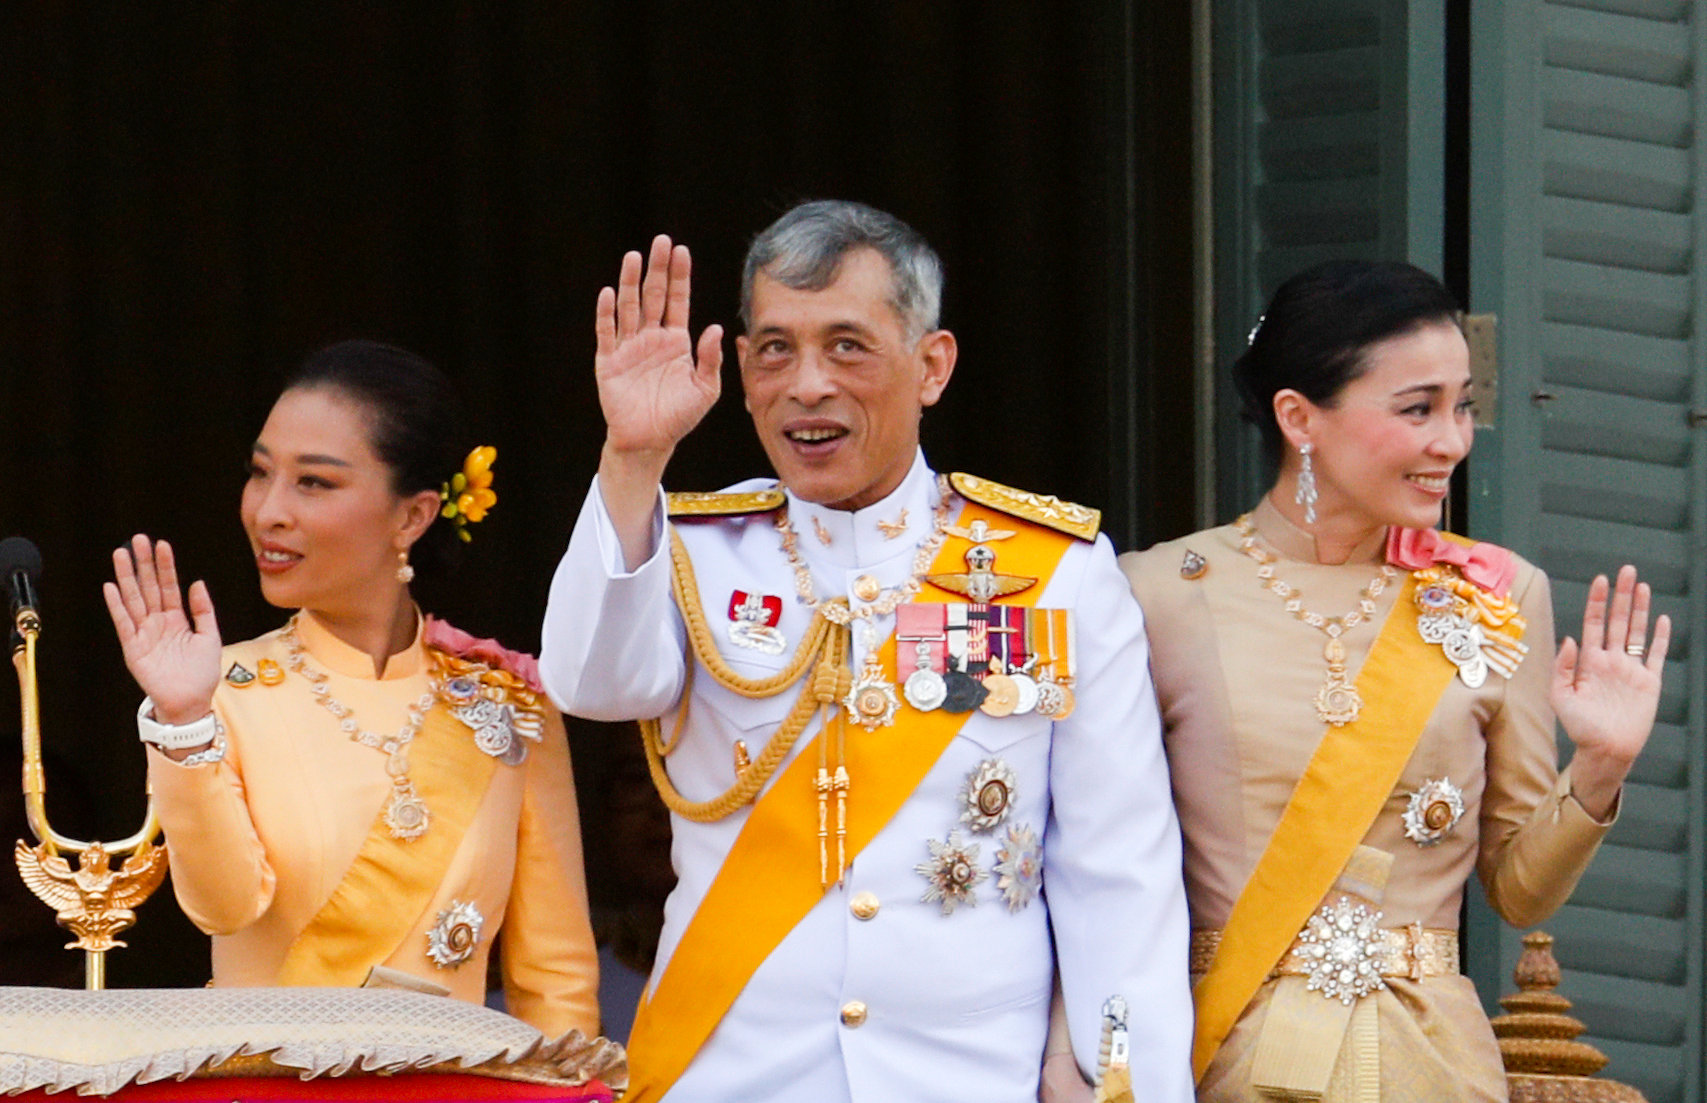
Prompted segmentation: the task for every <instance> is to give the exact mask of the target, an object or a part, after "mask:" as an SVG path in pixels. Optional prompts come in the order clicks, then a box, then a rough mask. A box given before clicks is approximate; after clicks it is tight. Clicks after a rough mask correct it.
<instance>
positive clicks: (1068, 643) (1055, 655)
mask: <svg viewBox="0 0 1707 1103" xmlns="http://www.w3.org/2000/svg"><path fill="white" fill-rule="evenodd" d="M1030 612H1031V616H1032V617H1033V618H1034V623H1035V618H1039V617H1040V618H1042V620H1043V630H1042V631H1041V632H1039V631H1037V630H1036V629H1033V630H1032V632H1031V638H1032V639H1034V640H1035V639H1038V638H1040V637H1041V638H1042V640H1043V645H1044V646H1045V647H1047V648H1048V649H1049V650H1048V653H1047V654H1044V653H1042V652H1039V653H1038V654H1037V655H1036V656H1035V660H1036V667H1035V669H1036V670H1037V675H1036V678H1037V711H1038V712H1039V713H1040V714H1041V715H1043V716H1047V717H1049V719H1051V720H1065V719H1067V717H1069V716H1071V715H1072V714H1073V705H1074V700H1075V699H1074V696H1073V685H1072V683H1073V680H1074V675H1075V673H1076V671H1077V670H1078V653H1077V652H1076V651H1074V650H1073V646H1072V635H1073V633H1072V625H1073V621H1072V615H1073V614H1072V610H1070V609H1033V610H1031V611H1030ZM1057 621H1061V622H1062V624H1061V630H1060V631H1059V632H1057V631H1056V624H1057Z"/></svg>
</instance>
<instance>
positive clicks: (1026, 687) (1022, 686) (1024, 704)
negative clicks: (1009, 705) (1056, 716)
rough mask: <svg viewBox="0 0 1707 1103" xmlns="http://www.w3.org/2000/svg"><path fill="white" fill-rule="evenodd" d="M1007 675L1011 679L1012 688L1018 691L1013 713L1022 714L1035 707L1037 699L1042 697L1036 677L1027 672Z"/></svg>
mask: <svg viewBox="0 0 1707 1103" xmlns="http://www.w3.org/2000/svg"><path fill="white" fill-rule="evenodd" d="M1008 677H1010V678H1012V679H1013V681H1014V689H1016V690H1017V691H1018V692H1019V703H1018V704H1016V705H1014V711H1013V715H1015V716H1024V715H1025V714H1026V713H1028V712H1031V711H1033V710H1034V709H1036V708H1037V704H1038V701H1039V700H1040V698H1041V697H1042V691H1041V690H1040V689H1039V688H1038V685H1037V679H1035V678H1033V677H1032V676H1031V675H1029V674H1010V675H1008Z"/></svg>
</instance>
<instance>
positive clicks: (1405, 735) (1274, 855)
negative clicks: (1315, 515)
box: [1191, 575, 1457, 1080]
mask: <svg viewBox="0 0 1707 1103" xmlns="http://www.w3.org/2000/svg"><path fill="white" fill-rule="evenodd" d="M1416 587H1417V583H1416V579H1415V577H1414V576H1412V575H1407V576H1406V577H1405V583H1404V586H1403V588H1402V589H1401V590H1400V592H1399V596H1398V600H1397V601H1396V602H1395V603H1394V605H1393V611H1392V612H1391V613H1390V614H1388V616H1387V623H1386V624H1385V625H1383V626H1382V629H1381V634H1380V636H1379V637H1377V638H1376V641H1375V643H1374V644H1373V645H1372V646H1371V648H1370V650H1369V657H1368V659H1366V660H1365V661H1364V664H1363V669H1362V671H1360V672H1359V673H1358V676H1357V692H1358V694H1359V695H1360V696H1361V697H1362V698H1363V702H1364V704H1363V709H1362V712H1361V714H1360V715H1359V716H1358V718H1357V719H1356V720H1354V721H1352V722H1351V723H1349V724H1346V725H1345V726H1343V727H1338V728H1335V727H1330V728H1328V730H1327V732H1326V733H1325V734H1324V735H1323V736H1322V741H1321V743H1320V744H1318V745H1317V747H1316V753H1315V754H1314V755H1313V756H1312V757H1311V758H1310V763H1309V765H1308V766H1306V767H1305V768H1304V774H1303V776H1302V777H1300V778H1299V779H1298V786H1297V788H1295V789H1294V790H1293V791H1292V797H1291V799H1290V800H1288V801H1287V803H1286V808H1285V810H1284V811H1282V812H1281V815H1280V821H1279V823H1277V824H1276V825H1275V829H1274V834H1273V835H1271V836H1270V837H1269V840H1268V846H1267V848H1266V849H1264V851H1263V854H1262V857H1261V858H1260V859H1259V860H1258V861H1257V865H1256V868H1255V869H1254V870H1252V871H1251V878H1250V880H1249V881H1247V882H1246V883H1245V887H1244V890H1243V891H1242V892H1240V894H1239V898H1238V900H1236V901H1235V902H1234V903H1233V911H1232V914H1230V915H1229V916H1228V917H1227V925H1226V927H1225V928H1224V929H1223V930H1222V933H1221V943H1220V946H1219V948H1218V949H1217V950H1216V953H1215V959H1214V961H1212V962H1211V963H1210V967H1209V971H1208V972H1207V973H1205V974H1204V976H1203V979H1202V980H1200V981H1198V982H1197V985H1196V987H1195V988H1194V989H1193V991H1192V998H1193V1000H1194V1001H1195V1003H1196V1005H1197V1035H1196V1039H1195V1041H1194V1043H1193V1046H1192V1055H1191V1056H1192V1073H1193V1075H1194V1076H1195V1077H1196V1078H1197V1079H1199V1080H1201V1079H1202V1078H1203V1073H1204V1071H1205V1070H1206V1069H1207V1068H1208V1067H1209V1062H1210V1061H1211V1060H1212V1059H1213V1058H1214V1057H1215V1053H1216V1051H1217V1050H1218V1049H1220V1048H1221V1043H1222V1042H1223V1041H1224V1040H1225V1039H1226V1037H1227V1034H1228V1032H1229V1031H1231V1030H1232V1029H1233V1024H1234V1023H1236V1022H1237V1021H1238V1019H1239V1016H1240V1015H1242V1014H1243V1013H1244V1010H1245V1007H1246V1005H1248V1004H1249V1003H1250V1002H1251V998H1252V997H1253V996H1255V995H1256V993H1257V989H1259V988H1261V987H1262V984H1263V982H1264V981H1265V980H1266V979H1267V978H1268V974H1269V971H1270V970H1271V969H1273V968H1274V965H1275V963H1276V962H1278V961H1279V960H1280V958H1281V956H1282V955H1283V954H1285V953H1286V950H1287V947H1289V946H1291V945H1292V940H1293V939H1294V938H1295V937H1296V936H1297V934H1298V932H1299V931H1300V930H1302V929H1303V927H1304V924H1305V922H1306V921H1307V920H1308V919H1309V918H1310V915H1311V913H1312V912H1314V911H1315V909H1316V906H1317V905H1318V904H1319V903H1321V900H1322V897H1324V896H1325V895H1327V892H1328V890H1329V889H1331V888H1332V887H1333V885H1334V881H1335V880H1336V879H1337V878H1338V877H1339V875H1340V871H1341V870H1343V869H1344V868H1345V864H1346V862H1347V861H1349V860H1350V858H1351V855H1352V852H1353V851H1355V850H1356V849H1357V847H1358V844H1359V843H1361V842H1362V841H1363V837H1364V836H1365V835H1367V834H1368V833H1369V827H1370V825H1371V824H1373V823H1374V822H1375V817H1376V816H1378V815H1379V814H1380V812H1381V808H1382V806H1383V805H1385V804H1386V803H1387V798H1388V797H1389V796H1391V795H1392V792H1393V786H1395V785H1397V784H1398V781H1399V775H1400V774H1402V773H1403V772H1404V769H1405V764H1406V763H1407V762H1409V761H1410V758H1411V754H1412V752H1413V751H1415V750H1416V746H1417V741H1418V740H1419V739H1420V738H1421V737H1422V732H1423V728H1424V727H1425V726H1426V725H1427V724H1428V718H1429V717H1430V716H1432V715H1433V714H1434V708H1435V705H1436V704H1437V703H1438V702H1439V700H1440V695H1441V694H1442V693H1443V692H1445V690H1446V687H1447V685H1448V684H1450V682H1451V681H1452V679H1453V677H1454V676H1455V675H1456V674H1457V668H1456V667H1454V666H1453V665H1452V663H1451V662H1449V661H1447V659H1446V657H1445V656H1444V655H1442V654H1441V651H1440V648H1439V647H1437V646H1435V645H1433V644H1430V643H1428V642H1427V641H1425V640H1424V639H1423V638H1422V636H1421V634H1420V633H1419V632H1418V631H1417V608H1416V603H1415V601H1414V600H1413V595H1414V594H1415V592H1416Z"/></svg>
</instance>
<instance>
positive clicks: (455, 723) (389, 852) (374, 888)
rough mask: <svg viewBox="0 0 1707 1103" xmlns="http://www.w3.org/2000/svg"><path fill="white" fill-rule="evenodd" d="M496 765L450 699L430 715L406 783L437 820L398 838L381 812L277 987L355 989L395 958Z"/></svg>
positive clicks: (290, 954)
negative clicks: (410, 838) (448, 704)
mask: <svg viewBox="0 0 1707 1103" xmlns="http://www.w3.org/2000/svg"><path fill="white" fill-rule="evenodd" d="M497 767H498V760H497V759H495V758H493V757H492V756H491V755H489V754H486V753H485V752H483V751H482V750H481V749H480V748H479V747H477V746H475V744H474V735H473V733H472V732H470V731H469V730H468V725H466V724H464V723H463V722H462V721H460V720H458V719H457V718H456V717H455V716H454V715H452V714H451V711H450V709H448V708H446V707H445V706H444V704H443V703H440V704H439V705H437V706H435V707H434V708H433V709H432V711H430V712H429V713H427V718H426V722H425V723H423V724H422V725H421V731H420V733H419V734H418V735H416V736H415V741H414V743H413V744H411V745H410V748H409V779H410V780H411V781H413V782H414V783H415V790H416V792H417V793H419V794H420V796H421V799H422V800H424V801H426V803H427V808H428V810H429V811H430V812H431V814H432V820H431V822H430V824H429V825H428V828H427V833H426V834H425V835H423V836H421V837H420V838H418V839H416V840H414V841H413V842H406V841H404V840H401V839H394V838H392V837H391V832H390V831H388V830H387V829H386V827H385V810H384V808H383V807H382V808H381V809H380V813H379V816H378V817H376V818H375V820H374V824H373V827H371V828H370V829H369V830H368V834H367V839H366V840H365V841H364V842H363V843H362V847H361V850H359V851H358V852H357V853H356V858H355V861H353V862H351V863H350V868H349V869H348V870H347V871H346V872H345V873H344V878H343V880H342V881H340V882H339V883H338V887H337V888H335V889H333V890H332V895H331V896H330V897H328V898H327V900H326V903H325V904H324V905H322V906H321V908H320V910H319V911H318V912H316V913H315V915H314V918H313V919H310V920H309V921H308V926H306V927H304V928H303V929H302V933H301V934H299V935H297V936H296V941H294V942H292V943H291V945H290V949H289V950H288V951H286V953H285V959H284V964H283V965H281V966H280V967H279V975H278V980H277V982H276V983H278V984H280V985H311V986H316V987H340V988H342V987H349V988H354V987H357V986H359V985H360V984H361V983H362V981H363V980H364V979H365V978H366V977H367V974H368V970H369V969H371V968H372V967H373V966H375V965H379V964H382V963H383V962H385V961H386V960H387V959H389V958H390V957H391V955H392V954H393V953H395V952H396V951H397V948H398V946H400V945H401V944H402V942H403V939H404V938H405V937H406V936H407V935H408V933H409V932H410V931H411V930H413V929H414V928H415V925H416V923H417V922H418V921H419V920H420V918H421V913H422V912H424V911H425V910H426V908H427V906H428V905H429V904H430V903H431V902H432V899H433V894H434V893H435V892H436V891H437V890H438V887H439V884H440V882H441V881H442V880H443V878H444V871H445V868H446V867H447V866H448V865H449V864H450V860H451V856H452V855H454V854H455V853H456V848H457V847H458V846H460V845H461V843H462V837H463V835H464V834H466V833H467V831H468V825H469V824H470V823H472V822H473V820H474V813H475V811H476V810H477V809H478V808H479V807H480V802H481V801H482V800H484V799H485V797H486V787H487V786H488V785H489V784H490V783H491V781H492V775H493V773H494V772H495V771H496V770H497ZM390 795H391V794H390V791H389V790H388V791H387V793H386V798H387V800H388V801H389V799H390Z"/></svg>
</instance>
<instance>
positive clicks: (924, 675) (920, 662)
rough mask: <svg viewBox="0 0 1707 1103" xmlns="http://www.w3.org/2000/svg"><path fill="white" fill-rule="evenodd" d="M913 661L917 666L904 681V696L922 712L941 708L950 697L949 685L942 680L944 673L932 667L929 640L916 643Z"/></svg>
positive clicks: (902, 692)
mask: <svg viewBox="0 0 1707 1103" xmlns="http://www.w3.org/2000/svg"><path fill="white" fill-rule="evenodd" d="M913 661H914V663H915V664H916V668H915V669H914V671H913V672H912V673H911V674H909V675H907V680H906V681H905V682H903V683H902V685H901V694H902V696H904V697H906V698H907V703H908V704H909V705H912V706H913V707H914V708H916V709H918V710H919V711H920V712H930V711H931V710H932V709H937V708H941V707H942V703H943V701H944V700H945V699H946V698H947V697H948V685H947V683H945V682H944V681H943V680H942V675H941V674H938V673H937V672H936V671H935V670H933V669H932V668H931V649H930V644H929V643H928V642H927V641H925V640H920V641H919V642H918V643H917V644H916V645H915V650H914V657H913Z"/></svg>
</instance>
